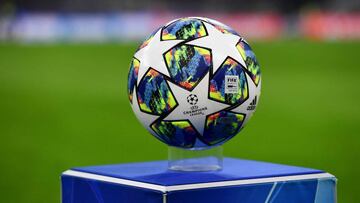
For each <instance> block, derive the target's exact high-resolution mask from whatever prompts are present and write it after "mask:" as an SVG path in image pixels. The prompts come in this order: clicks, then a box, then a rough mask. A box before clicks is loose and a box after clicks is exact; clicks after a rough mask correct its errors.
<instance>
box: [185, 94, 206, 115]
mask: <svg viewBox="0 0 360 203" xmlns="http://www.w3.org/2000/svg"><path fill="white" fill-rule="evenodd" d="M186 99H187V102H188V103H189V104H190V105H191V106H190V109H189V110H188V111H184V112H183V113H184V115H189V116H196V115H204V111H206V110H207V107H206V106H205V107H201V108H199V106H197V105H196V104H197V103H198V101H199V99H198V97H197V96H196V95H195V94H190V95H189V96H187V98H186Z"/></svg>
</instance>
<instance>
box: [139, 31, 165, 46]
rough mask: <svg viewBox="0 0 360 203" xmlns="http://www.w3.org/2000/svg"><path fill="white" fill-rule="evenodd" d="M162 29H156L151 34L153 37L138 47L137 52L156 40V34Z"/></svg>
mask: <svg viewBox="0 0 360 203" xmlns="http://www.w3.org/2000/svg"><path fill="white" fill-rule="evenodd" d="M160 29H161V28H158V29H156V30H155V31H154V32H153V33H151V35H150V36H149V37H148V38H147V39H146V40H145V41H144V42H143V43H142V44H141V45H140V46H139V47H138V49H137V50H136V51H138V50H140V49H142V48H144V47H146V46H147V45H148V44H149V43H150V41H151V40H152V39H153V38H154V36H155V34H156V33H157V32H158V31H159V30H160Z"/></svg>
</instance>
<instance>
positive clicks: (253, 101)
mask: <svg viewBox="0 0 360 203" xmlns="http://www.w3.org/2000/svg"><path fill="white" fill-rule="evenodd" d="M256 102H257V96H255V98H254V99H253V100H252V101H251V103H250V105H249V106H248V107H247V110H248V111H253V110H254V109H255V107H256Z"/></svg>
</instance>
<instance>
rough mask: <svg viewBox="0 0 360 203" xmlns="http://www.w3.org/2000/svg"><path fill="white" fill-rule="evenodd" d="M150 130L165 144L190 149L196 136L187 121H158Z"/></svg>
mask: <svg viewBox="0 0 360 203" xmlns="http://www.w3.org/2000/svg"><path fill="white" fill-rule="evenodd" d="M151 128H152V129H153V130H154V132H156V134H158V136H159V137H161V138H162V139H163V140H164V141H166V142H167V144H169V145H171V146H176V147H183V148H192V147H193V146H194V144H195V141H196V138H197V135H198V133H197V132H196V130H195V129H194V128H193V127H192V126H191V124H190V123H189V122H188V121H159V122H156V123H154V124H153V125H151Z"/></svg>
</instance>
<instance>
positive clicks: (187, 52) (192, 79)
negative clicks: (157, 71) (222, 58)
mask: <svg viewBox="0 0 360 203" xmlns="http://www.w3.org/2000/svg"><path fill="white" fill-rule="evenodd" d="M165 62H166V64H167V67H168V68H169V73H170V76H171V78H172V79H173V80H174V81H175V83H177V84H178V85H180V86H181V87H183V88H185V89H188V90H191V89H193V88H194V87H195V86H196V85H197V84H198V83H199V82H200V80H201V79H202V78H203V77H204V76H205V75H206V73H207V72H208V71H209V69H210V66H211V52H210V50H208V49H205V48H200V47H196V46H193V45H181V46H176V47H174V48H173V49H171V50H170V51H168V52H167V53H165Z"/></svg>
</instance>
